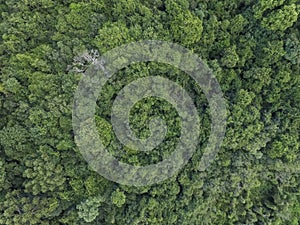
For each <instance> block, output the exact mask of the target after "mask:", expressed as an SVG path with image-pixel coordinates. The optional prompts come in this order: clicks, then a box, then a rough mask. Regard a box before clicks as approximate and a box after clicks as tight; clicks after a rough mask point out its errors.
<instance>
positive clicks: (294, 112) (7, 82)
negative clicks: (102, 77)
mask: <svg viewBox="0 0 300 225" xmlns="http://www.w3.org/2000/svg"><path fill="white" fill-rule="evenodd" d="M0 11H1V20H0V33H1V35H0V40H1V42H0V70H1V75H0V109H1V111H0V116H1V117H0V118H1V119H0V156H1V157H0V224H4V225H9V224H18V225H19V224H21V225H22V224H118V225H123V224H132V225H138V224H139V225H141V224H145V225H146V224H151V225H152V224H153V225H159V224H162V225H165V224H166V225H167V224H180V225H184V224H187V225H191V224H195V225H201V224H203V225H206V224H278V225H279V224H280V225H281V224H291V225H297V224H299V223H300V176H299V172H300V166H299V165H300V164H299V163H300V158H299V149H300V140H299V133H300V114H299V112H300V107H299V106H300V42H299V40H300V21H299V14H300V5H299V1H298V0H222V1H220V0H126V1H125V0H89V1H87V0H85V1H83V0H82V1H80V0H64V1H63V0H31V1H29V0H21V1H19V0H6V1H4V0H1V1H0ZM142 39H155V40H166V41H172V42H176V43H179V44H181V45H183V46H185V47H187V48H189V49H191V50H192V51H193V52H195V53H196V54H198V55H199V56H200V57H201V58H202V59H203V60H204V61H205V62H206V63H207V64H208V66H209V67H210V68H211V69H212V71H213V73H214V74H215V75H216V77H217V78H218V80H219V83H220V85H221V88H222V90H223V92H224V97H225V99H226V104H227V110H228V120H227V132H226V136H225V140H224V143H223V145H222V148H221V150H220V152H219V154H218V156H217V159H216V160H215V162H214V163H213V164H212V165H211V166H210V167H209V169H207V170H206V171H199V170H198V162H199V159H200V158H201V155H202V150H203V146H205V143H206V142H207V138H208V135H209V132H210V116H209V111H208V107H209V105H208V103H207V100H206V98H205V96H204V95H203V93H202V92H201V89H199V88H197V87H196V86H195V83H194V82H193V81H192V80H191V79H190V78H189V77H188V76H187V75H186V74H184V73H182V72H180V71H178V70H177V69H174V68H172V67H170V66H168V65H162V64H159V63H139V64H133V65H131V66H129V67H127V68H126V69H124V70H122V71H119V72H118V73H117V74H116V75H115V76H114V78H113V79H111V80H110V82H109V83H108V84H107V85H106V86H105V88H104V90H103V92H102V93H101V94H100V96H99V100H98V107H97V109H96V110H97V116H96V122H97V126H98V128H99V134H100V137H102V139H103V141H104V143H105V145H106V146H108V148H109V150H110V151H111V153H112V154H114V155H115V156H116V157H118V158H119V159H120V160H122V161H124V162H128V163H131V164H133V165H145V164H150V163H155V162H158V161H160V160H161V159H162V158H163V157H165V156H167V155H168V154H170V152H172V150H173V147H174V146H175V145H176V142H177V141H178V131H179V130H180V124H179V122H178V115H177V113H176V111H174V109H173V108H172V106H171V105H170V104H168V103H167V102H164V101H163V100H161V99H154V98H149V99H144V100H143V101H141V102H139V103H138V104H137V105H136V107H134V108H133V109H132V114H131V122H132V123H131V125H132V129H133V130H134V131H135V133H136V135H137V136H140V137H147V135H149V129H148V127H147V126H146V125H145V124H148V121H149V119H151V117H154V116H156V115H163V118H164V119H165V120H166V121H167V125H168V127H169V129H168V134H167V136H166V140H165V141H164V143H163V144H162V145H160V146H159V147H158V148H157V149H155V150H154V151H153V152H152V153H151V154H145V153H140V152H136V151H133V150H131V149H128V148H124V147H123V148H122V145H121V144H120V143H119V142H118V141H117V140H116V137H115V135H114V134H113V130H112V128H111V124H110V123H109V122H110V118H109V116H110V112H111V111H110V110H111V105H112V102H113V98H114V96H115V95H116V94H117V93H118V91H119V90H120V89H122V87H124V85H126V84H128V83H129V82H131V81H133V80H135V79H136V78H138V77H143V76H148V75H153V74H157V75H161V76H165V77H168V78H169V79H172V80H174V81H177V83H178V84H180V85H181V86H183V87H184V88H185V90H187V91H188V92H189V93H190V95H191V96H192V97H193V99H194V101H195V104H196V105H197V107H198V110H199V116H200V119H201V125H202V128H201V135H200V143H199V146H198V149H197V152H196V153H195V154H194V155H193V157H192V159H191V160H190V162H189V163H188V164H187V165H186V166H185V167H184V168H183V169H182V170H181V171H180V173H179V174H177V175H176V176H174V177H172V178H170V179H168V180H167V181H165V182H163V183H160V184H157V185H153V186H147V187H140V188H136V187H128V186H123V185H119V184H116V183H113V182H111V181H108V180H106V179H105V178H103V177H101V176H100V175H98V174H97V173H95V172H93V171H92V170H91V169H89V166H88V164H87V162H86V161H85V160H84V159H83V158H82V156H81V154H80V152H79V150H78V148H77V147H76V145H75V143H74V137H73V131H72V105H73V96H74V92H75V90H76V88H77V85H78V82H79V80H80V78H81V76H82V75H81V74H80V73H78V72H76V71H75V70H74V68H72V67H73V65H74V59H75V58H76V57H78V56H79V55H80V54H82V53H83V52H89V51H91V50H93V49H97V50H98V51H99V53H100V54H102V53H104V52H106V51H108V50H110V49H112V48H114V47H117V46H119V45H121V44H124V43H130V42H133V41H137V40H142ZM75 64H76V62H75ZM77 69H78V68H77ZM81 69H82V70H84V68H81ZM120 147H121V148H120ZM120 149H121V150H120Z"/></svg>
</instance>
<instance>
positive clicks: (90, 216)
mask: <svg viewBox="0 0 300 225" xmlns="http://www.w3.org/2000/svg"><path fill="white" fill-rule="evenodd" d="M103 201H104V198H103V197H101V196H96V197H91V198H89V199H87V200H85V201H84V202H81V203H80V204H79V205H77V206H76V208H77V210H78V216H79V218H82V219H84V221H85V222H92V221H94V220H95V219H96V217H97V216H98V215H99V207H100V206H101V204H102V202H103Z"/></svg>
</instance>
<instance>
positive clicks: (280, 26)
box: [262, 4, 299, 31]
mask: <svg viewBox="0 0 300 225" xmlns="http://www.w3.org/2000/svg"><path fill="white" fill-rule="evenodd" d="M298 14H299V13H298V12H297V8H296V5H295V4H291V5H285V6H283V8H282V9H278V10H276V11H273V12H271V13H270V14H269V15H268V16H267V17H265V18H263V20H262V26H263V27H265V28H267V29H269V30H281V31H285V30H286V29H287V28H289V27H291V26H292V25H293V24H294V23H295V22H296V21H297V18H298Z"/></svg>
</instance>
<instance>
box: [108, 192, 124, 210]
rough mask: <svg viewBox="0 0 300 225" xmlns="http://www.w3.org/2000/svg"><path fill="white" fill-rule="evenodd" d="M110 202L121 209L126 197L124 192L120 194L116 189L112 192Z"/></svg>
mask: <svg viewBox="0 0 300 225" xmlns="http://www.w3.org/2000/svg"><path fill="white" fill-rule="evenodd" d="M111 201H112V203H113V204H114V205H116V206H117V207H121V206H122V205H124V204H125V202H126V195H125V194H124V192H122V191H120V190H119V189H117V190H116V191H114V192H113V193H112V195H111Z"/></svg>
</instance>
